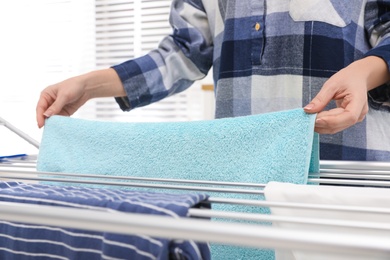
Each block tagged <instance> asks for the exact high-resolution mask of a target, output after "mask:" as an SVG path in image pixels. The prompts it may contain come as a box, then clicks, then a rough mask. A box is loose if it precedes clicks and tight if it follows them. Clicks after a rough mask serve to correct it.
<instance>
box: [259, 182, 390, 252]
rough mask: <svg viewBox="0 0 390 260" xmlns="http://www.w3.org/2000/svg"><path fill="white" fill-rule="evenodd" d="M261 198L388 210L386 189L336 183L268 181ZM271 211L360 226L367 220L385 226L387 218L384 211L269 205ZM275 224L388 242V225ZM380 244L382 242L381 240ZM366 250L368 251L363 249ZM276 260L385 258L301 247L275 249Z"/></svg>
mask: <svg viewBox="0 0 390 260" xmlns="http://www.w3.org/2000/svg"><path fill="white" fill-rule="evenodd" d="M264 193H265V198H266V200H267V201H270V202H291V203H307V204H314V205H338V206H341V207H342V208H344V209H345V208H346V207H349V206H352V207H367V208H371V209H373V210H375V209H379V208H382V209H390V189H387V188H366V187H364V188H361V187H360V188H358V187H340V186H314V185H298V184H291V183H280V182H270V183H268V184H267V187H266V188H265V189H264ZM271 214H272V215H275V216H289V217H291V216H294V217H302V218H311V219H313V218H317V219H320V220H321V221H322V222H326V221H329V220H330V221H331V220H338V221H343V220H344V221H346V223H348V224H353V223H354V222H355V221H356V222H357V223H358V227H361V226H362V225H363V224H362V223H364V222H367V221H370V222H369V224H371V223H377V224H378V225H379V227H381V225H384V226H387V227H388V226H389V223H390V219H389V216H388V214H381V213H375V211H374V212H369V213H367V212H366V213H365V212H364V210H363V211H349V212H348V211H339V210H336V211H332V210H317V209H299V208H281V207H275V208H271ZM274 225H275V226H277V227H281V228H286V229H290V230H296V231H297V234H298V233H299V231H309V232H317V234H318V233H319V232H326V233H328V234H329V235H332V234H333V236H334V237H335V238H337V234H338V233H342V232H348V233H349V234H351V235H352V236H353V235H364V236H366V237H367V240H369V239H370V236H375V237H381V238H383V241H386V240H387V241H389V237H390V231H389V229H388V228H383V229H381V228H379V229H374V228H371V229H366V228H357V227H353V228H346V227H340V226H337V225H335V226H329V225H310V226H308V225H307V224H306V225H305V224H297V223H295V224H292V223H286V222H285V223H282V222H275V223H274ZM383 243H384V242H383ZM367 253H369V252H367ZM275 255H276V259H277V260H279V259H280V260H282V259H283V260H303V259H311V260H328V259H332V260H352V259H353V260H356V259H359V260H363V259H375V260H379V259H383V260H384V259H389V254H387V255H382V256H380V255H379V256H378V255H376V256H375V255H364V254H363V255H362V254H361V253H360V254H354V253H349V254H343V253H330V252H311V251H304V250H276V253H275Z"/></svg>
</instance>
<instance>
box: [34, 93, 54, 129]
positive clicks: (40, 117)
mask: <svg viewBox="0 0 390 260" xmlns="http://www.w3.org/2000/svg"><path fill="white" fill-rule="evenodd" d="M51 99H52V98H51V97H50V96H44V95H43V94H42V95H41V97H40V98H39V100H38V103H37V106H36V109H35V112H36V120H37V123H38V127H39V128H41V127H43V126H44V124H45V118H46V117H45V116H44V112H45V111H46V110H47V108H48V107H49V104H50V103H51V102H52V101H51Z"/></svg>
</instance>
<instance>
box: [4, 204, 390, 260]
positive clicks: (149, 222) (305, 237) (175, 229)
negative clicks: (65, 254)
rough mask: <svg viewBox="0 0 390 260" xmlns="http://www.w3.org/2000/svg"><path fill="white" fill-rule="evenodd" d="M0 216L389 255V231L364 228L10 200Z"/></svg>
mask: <svg viewBox="0 0 390 260" xmlns="http://www.w3.org/2000/svg"><path fill="white" fill-rule="evenodd" d="M0 218H1V219H2V220H6V221H13V222H23V223H32V224H40V225H49V226H60V227H65V228H77V229H81V230H93V231H101V232H112V233H120V234H137V235H148V236H153V237H165V238H171V239H184V240H195V241H203V242H214V243H222V244H230V245H238V246H249V247H255V248H275V249H294V250H311V251H313V250H314V251H318V252H324V253H325V252H326V253H330V252H332V253H349V254H356V255H360V256H362V255H363V256H374V255H375V256H381V257H388V256H389V254H390V236H387V237H386V236H374V235H370V234H364V233H355V234H346V233H340V232H337V233H332V232H327V231H316V232H312V231H310V230H300V231H299V235H298V234H297V231H296V230H287V229H282V228H280V227H269V226H259V225H253V224H240V223H223V222H216V221H209V220H203V219H188V218H169V217H165V216H156V215H145V214H129V213H115V212H102V211H92V210H86V209H75V208H63V207H53V206H43V205H31V204H20V203H9V202H0ZM368 259H369V258H368Z"/></svg>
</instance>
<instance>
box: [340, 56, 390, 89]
mask: <svg viewBox="0 0 390 260" xmlns="http://www.w3.org/2000/svg"><path fill="white" fill-rule="evenodd" d="M346 69H351V70H353V71H354V74H355V76H356V77H359V78H364V79H365V80H366V82H365V83H366V86H367V91H369V90H372V89H374V88H376V87H379V86H380V85H383V84H385V83H386V82H389V81H390V72H389V68H388V66H387V63H386V62H385V61H384V60H383V59H382V58H379V57H376V56H368V57H365V58H363V59H361V60H358V61H355V62H353V63H351V64H350V65H349V66H348V67H347V68H346Z"/></svg>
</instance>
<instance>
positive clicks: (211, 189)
mask: <svg viewBox="0 0 390 260" xmlns="http://www.w3.org/2000/svg"><path fill="white" fill-rule="evenodd" d="M0 177H1V178H3V179H4V178H10V179H16V180H29V181H47V182H65V183H79V184H95V185H112V186H123V187H139V188H153V189H173V190H187V191H189V190H190V191H209V192H223V193H241V194H252V195H263V194H264V191H262V190H245V189H228V188H214V187H200V186H197V187H195V186H180V185H165V184H152V183H149V184H145V183H134V182H132V183H129V182H112V181H96V180H95V181H92V180H78V179H69V178H67V179H61V178H45V177H34V176H25V177H23V176H14V175H6V174H2V175H1V176H0Z"/></svg>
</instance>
